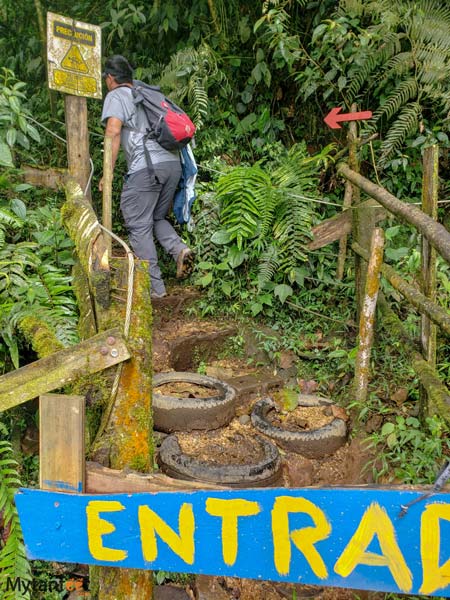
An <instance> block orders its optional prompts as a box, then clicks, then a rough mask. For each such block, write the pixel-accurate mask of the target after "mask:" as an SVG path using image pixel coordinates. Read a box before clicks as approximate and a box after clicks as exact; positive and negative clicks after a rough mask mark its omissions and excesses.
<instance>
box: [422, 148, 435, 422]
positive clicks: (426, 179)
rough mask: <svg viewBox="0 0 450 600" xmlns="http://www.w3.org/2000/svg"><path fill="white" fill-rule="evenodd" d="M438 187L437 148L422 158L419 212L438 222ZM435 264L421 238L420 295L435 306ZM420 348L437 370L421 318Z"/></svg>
mask: <svg viewBox="0 0 450 600" xmlns="http://www.w3.org/2000/svg"><path fill="white" fill-rule="evenodd" d="M438 187H439V147H438V146H437V145H434V146H431V147H430V148H426V149H425V152H424V156H423V181H422V210H423V212H424V213H425V214H427V215H428V216H430V217H431V218H432V219H435V220H437V208H438V204H437V201H438ZM436 262H437V253H436V250H435V249H434V248H433V247H432V246H431V244H430V242H429V241H428V240H427V239H426V238H425V237H424V236H422V256H421V263H422V264H421V272H422V291H423V293H424V295H425V296H426V297H427V298H428V299H429V300H431V301H432V302H436ZM421 345H422V354H423V357H424V358H425V360H426V361H427V362H428V363H429V365H430V367H432V368H433V369H434V368H435V366H436V325H434V324H433V323H432V322H431V320H430V319H429V318H428V317H427V316H426V315H422V322H421ZM426 404H427V394H426V391H425V389H424V387H423V386H421V388H420V406H421V413H422V414H423V415H425V414H427V412H428V410H427V406H426Z"/></svg>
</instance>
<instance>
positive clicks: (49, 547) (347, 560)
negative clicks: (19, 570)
mask: <svg viewBox="0 0 450 600" xmlns="http://www.w3.org/2000/svg"><path fill="white" fill-rule="evenodd" d="M420 496H421V492H420V491H416V490H414V491H405V490H397V489H395V488H393V489H382V488H363V489H361V488H316V489H313V488H306V489H286V488H281V489H277V488H268V489H242V490H214V491H209V490H203V491H189V492H185V493H180V492H176V493H174V492H160V493H155V494H114V495H104V496H101V497H99V496H93V495H89V494H63V493H56V492H45V491H42V490H20V491H19V493H17V494H16V498H15V499H16V505H17V508H18V511H19V516H20V523H21V526H22V530H23V533H24V539H25V546H26V549H27V553H28V557H29V558H30V559H40V560H45V561H57V562H69V563H80V564H90V565H105V566H108V567H116V568H117V567H118V568H120V569H130V568H131V569H145V570H149V569H151V570H164V571H169V572H178V573H180V572H183V573H196V574H198V573H202V574H206V575H222V576H226V577H243V578H244V577H245V578H252V579H264V580H271V581H291V582H299V581H301V583H303V584H312V585H320V586H333V587H334V586H336V587H342V588H350V589H365V590H374V591H380V592H391V593H394V594H399V593H403V594H425V595H437V596H441V597H446V598H448V597H450V577H449V568H450V567H449V562H448V557H449V556H450V537H449V536H448V535H447V530H448V527H449V524H448V521H449V520H450V517H449V514H450V494H448V493H437V494H431V495H430V496H428V497H426V498H423V499H422V500H420V501H417V502H415V503H413V504H411V503H412V502H413V501H415V500H418V499H419V497H420ZM405 505H409V508H408V509H407V511H405V512H406V514H405V516H403V517H400V513H401V512H402V509H403V507H404V506H405ZM36 515H39V518H38V519H37V518H36ZM116 598H117V596H116Z"/></svg>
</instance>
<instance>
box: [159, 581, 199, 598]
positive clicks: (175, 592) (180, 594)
mask: <svg viewBox="0 0 450 600" xmlns="http://www.w3.org/2000/svg"><path fill="white" fill-rule="evenodd" d="M153 600H191V599H190V596H189V595H188V594H187V592H186V591H185V590H184V589H182V588H180V587H177V586H175V585H170V584H169V585H155V587H154V588H153Z"/></svg>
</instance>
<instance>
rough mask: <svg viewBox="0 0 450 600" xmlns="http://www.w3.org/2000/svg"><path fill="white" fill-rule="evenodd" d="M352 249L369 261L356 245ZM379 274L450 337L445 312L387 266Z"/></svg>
mask: <svg viewBox="0 0 450 600" xmlns="http://www.w3.org/2000/svg"><path fill="white" fill-rule="evenodd" d="M352 249H353V251H354V252H356V253H357V254H359V256H361V257H362V258H364V260H366V261H368V260H369V253H368V252H366V251H365V250H364V248H361V246H359V245H358V244H356V243H354V244H352ZM381 273H382V274H383V276H384V277H386V279H387V280H388V281H389V283H390V284H391V285H392V287H393V288H394V289H396V290H397V291H399V292H400V293H401V294H402V296H404V297H405V298H406V300H408V302H409V303H410V304H412V305H413V306H414V307H415V308H417V309H419V310H420V312H422V313H424V314H426V315H427V316H428V318H429V319H431V320H432V321H433V323H436V324H437V325H439V326H440V327H441V328H442V330H443V331H445V332H446V333H448V334H449V335H450V315H449V314H448V312H447V311H445V310H444V309H442V308H441V307H440V306H438V305H437V304H435V303H434V302H432V301H431V300H429V299H428V298H427V297H426V296H424V295H423V294H422V293H421V292H420V290H418V289H417V288H416V287H414V286H413V285H411V284H410V283H408V282H407V281H405V280H404V279H403V278H402V277H400V275H398V274H397V273H396V272H395V270H394V269H393V268H392V267H390V266H389V265H387V264H385V263H383V264H382V265H381Z"/></svg>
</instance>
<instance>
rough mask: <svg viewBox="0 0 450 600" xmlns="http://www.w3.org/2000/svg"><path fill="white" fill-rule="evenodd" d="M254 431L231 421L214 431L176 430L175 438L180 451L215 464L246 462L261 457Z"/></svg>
mask: <svg viewBox="0 0 450 600" xmlns="http://www.w3.org/2000/svg"><path fill="white" fill-rule="evenodd" d="M254 436H255V431H254V430H253V429H252V428H251V427H250V426H246V425H241V424H240V423H239V422H238V421H237V420H234V421H233V422H232V423H230V425H229V426H228V427H226V428H222V429H217V430H214V431H192V432H190V433H187V432H186V433H178V434H177V439H178V443H179V444H180V448H181V450H182V451H183V453H185V454H187V455H188V456H193V457H195V458H197V459H198V460H202V461H206V462H210V463H213V464H218V465H228V464H232V465H247V464H253V463H255V462H259V461H260V460H261V459H262V458H263V452H262V450H261V447H260V444H259V443H258V441H257V440H256V439H255V437H254Z"/></svg>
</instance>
